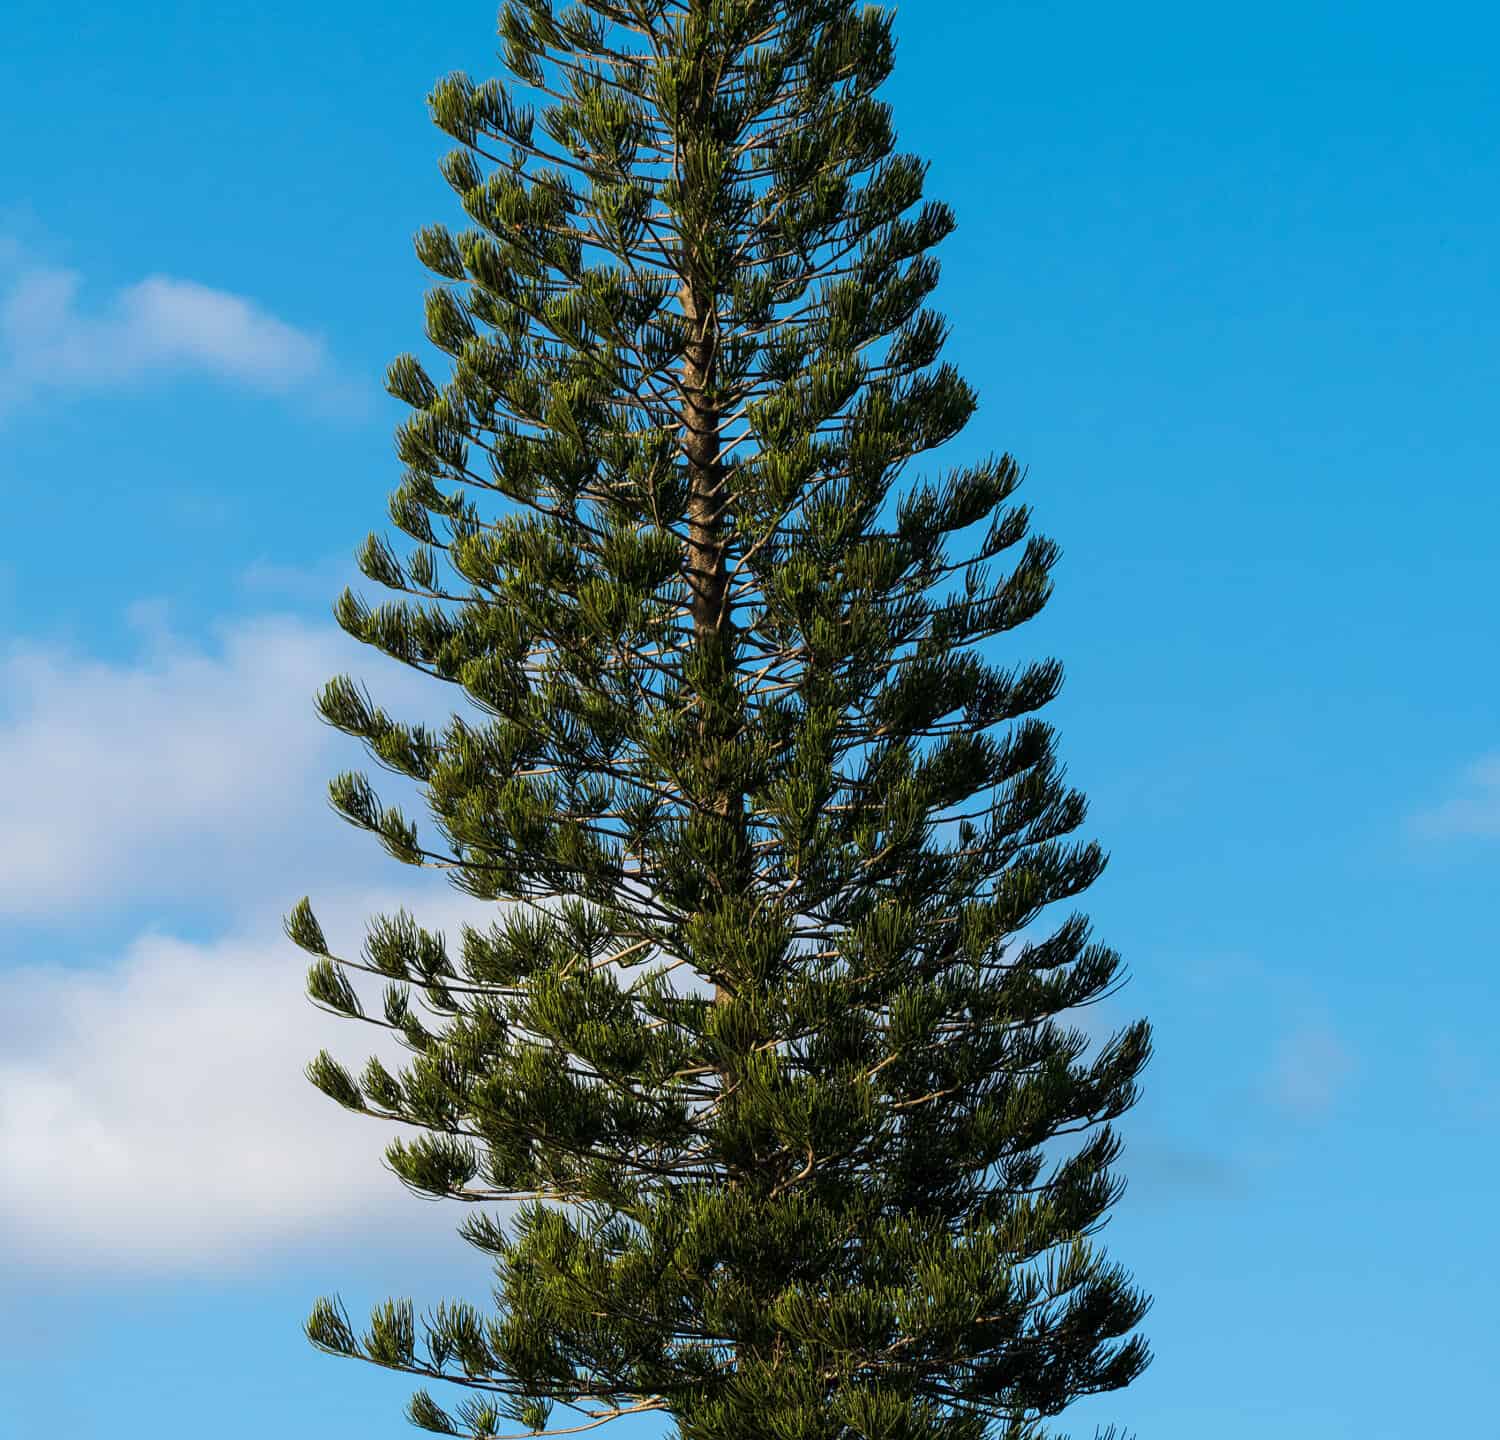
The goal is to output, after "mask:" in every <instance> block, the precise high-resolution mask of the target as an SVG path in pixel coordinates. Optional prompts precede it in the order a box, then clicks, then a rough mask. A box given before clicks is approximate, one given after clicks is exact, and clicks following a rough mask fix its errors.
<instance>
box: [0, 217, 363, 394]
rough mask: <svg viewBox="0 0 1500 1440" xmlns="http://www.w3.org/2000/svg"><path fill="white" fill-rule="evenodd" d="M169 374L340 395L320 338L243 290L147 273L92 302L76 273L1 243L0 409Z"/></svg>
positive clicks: (279, 390) (279, 391)
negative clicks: (42, 396) (50, 394)
mask: <svg viewBox="0 0 1500 1440" xmlns="http://www.w3.org/2000/svg"><path fill="white" fill-rule="evenodd" d="M174 374H198V375H208V376H212V377H215V378H218V379H221V380H225V381H229V382H232V383H236V384H241V385H248V386H251V387H253V388H255V389H257V390H261V391H265V392H268V393H271V394H291V393H293V392H297V393H299V394H301V395H304V396H305V395H309V394H310V395H311V396H312V397H313V398H315V399H316V400H317V401H318V402H319V403H323V404H326V403H327V402H329V401H330V400H332V401H334V402H336V403H340V404H343V403H347V401H348V400H349V398H350V392H349V390H348V387H347V386H346V385H344V384H343V382H341V381H340V380H339V379H338V377H337V376H336V374H335V372H334V367H333V365H332V363H331V360H330V358H329V355H328V351H327V347H326V346H325V344H324V342H323V340H322V339H321V338H320V337H318V336H316V335H313V334H311V333H309V332H308V331H306V330H303V329H299V328H298V327H297V326H295V325H291V324H288V323H287V322H286V321H284V320H281V319H278V318H277V317H276V316H275V315H273V314H271V313H270V312H269V311H268V310H266V309H265V308H264V307H263V306H261V305H259V304H257V303H256V302H255V301H254V300H251V299H249V298H247V297H245V296H243V295H237V294H234V293H232V292H230V291H227V290H220V289H215V288H213V287H212V286H209V285H205V284H201V283H199V282H198V281H195V280H189V279H183V278H180V277H177V276H173V275H160V274H158V275H148V276H146V277H145V278H143V279H141V280H138V281H136V282H134V283H133V284H130V285H126V286H124V287H123V288H121V289H119V290H116V291H115V292H113V293H112V294H110V295H107V296H105V297H103V298H102V299H100V300H98V301H97V302H95V303H92V304H90V303H88V302H87V301H86V300H85V297H84V281H83V277H82V276H81V275H80V274H79V273H77V272H76V271H73V270H67V269H61V268H58V267H55V266H51V265H46V264H43V263H40V262H37V261H35V260H32V259H30V258H29V257H28V256H27V255H26V254H25V252H24V251H23V250H22V249H21V247H20V246H18V245H17V244H15V243H14V242H10V243H8V244H0V415H3V414H4V412H5V411H6V410H7V409H11V408H14V407H15V406H16V405H18V404H20V403H21V402H23V401H25V400H26V399H28V398H30V397H32V396H34V395H36V394H38V393H40V392H43V391H47V390H75V389H99V388H109V387H117V386H122V385H127V384H134V383H139V382H142V381H145V380H149V379H153V378H158V377H165V376H170V375H174Z"/></svg>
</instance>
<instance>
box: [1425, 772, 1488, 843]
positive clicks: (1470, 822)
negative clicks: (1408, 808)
mask: <svg viewBox="0 0 1500 1440" xmlns="http://www.w3.org/2000/svg"><path fill="white" fill-rule="evenodd" d="M1413 828H1414V829H1415V830H1416V832H1417V833H1418V834H1419V835H1422V836H1425V837H1427V838H1429V839H1446V838H1450V837H1453V836H1460V835H1465V836H1476V835H1477V836H1484V837H1486V838H1491V839H1492V838H1494V837H1496V836H1500V751H1496V752H1495V753H1493V754H1490V755H1484V756H1481V757H1480V758H1479V759H1478V760H1476V761H1474V763H1473V764H1472V765H1470V766H1469V767H1468V768H1467V769H1466V770H1465V771H1464V772H1463V774H1462V775H1461V776H1460V777H1459V780H1458V783H1457V784H1456V785H1455V786H1454V787H1453V790H1452V792H1451V793H1450V794H1449V796H1448V798H1447V799H1446V800H1444V801H1443V802H1442V803H1441V804H1439V805H1437V806H1435V807H1434V808H1433V809H1431V810H1427V811H1424V812H1423V813H1421V814H1420V815H1418V816H1416V817H1415V819H1414V821H1413Z"/></svg>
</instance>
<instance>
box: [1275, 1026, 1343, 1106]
mask: <svg viewBox="0 0 1500 1440" xmlns="http://www.w3.org/2000/svg"><path fill="white" fill-rule="evenodd" d="M1353 1073H1354V1056H1353V1054H1352V1053H1351V1052H1350V1050H1349V1049H1348V1047H1347V1046H1346V1045H1345V1044H1344V1042H1343V1040H1342V1039H1341V1038H1340V1037H1339V1035H1338V1034H1337V1033H1336V1032H1335V1031H1334V1029H1333V1027H1332V1026H1330V1025H1327V1024H1322V1023H1315V1022H1306V1023H1303V1024H1300V1025H1297V1026H1296V1027H1295V1028H1293V1029H1292V1030H1290V1031H1288V1032H1287V1033H1286V1034H1285V1035H1283V1036H1282V1038H1281V1041H1280V1044H1279V1045H1278V1047H1277V1051H1276V1054H1275V1058H1274V1060H1273V1062H1272V1065H1271V1070H1270V1074H1269V1076H1268V1088H1269V1091H1270V1096H1271V1098H1272V1099H1273V1100H1274V1101H1276V1102H1277V1103H1278V1104H1279V1105H1280V1106H1282V1108H1284V1109H1286V1110H1289V1111H1291V1112H1292V1113H1293V1114H1295V1115H1298V1116H1301V1117H1302V1118H1303V1119H1308V1120H1314V1119H1320V1118H1322V1117H1323V1116H1324V1115H1326V1114H1328V1113H1329V1112H1330V1111H1331V1110H1332V1109H1333V1108H1334V1107H1335V1106H1336V1105H1337V1104H1338V1102H1339V1101H1340V1099H1342V1098H1343V1094H1344V1089H1345V1085H1346V1083H1347V1082H1348V1080H1349V1078H1350V1077H1351V1076H1352V1074H1353Z"/></svg>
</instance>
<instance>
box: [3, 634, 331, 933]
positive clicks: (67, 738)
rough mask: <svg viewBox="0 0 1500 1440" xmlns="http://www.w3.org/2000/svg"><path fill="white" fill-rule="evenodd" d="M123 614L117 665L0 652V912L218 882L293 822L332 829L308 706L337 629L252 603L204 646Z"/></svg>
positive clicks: (324, 743)
mask: <svg viewBox="0 0 1500 1440" xmlns="http://www.w3.org/2000/svg"><path fill="white" fill-rule="evenodd" d="M136 618H137V621H138V623H139V626H140V628H141V629H143V630H144V631H145V632H146V635H147V644H148V648H147V653H146V654H145V655H144V656H143V657H141V658H139V659H138V660H136V661H134V662H132V663H123V664H122V663H111V662H109V661H103V660H97V659H91V658H88V657H85V656H80V655H77V654H70V653H65V652H63V653H59V652H58V651H57V650H55V649H53V648H50V647H49V648H44V647H42V646H39V645H37V644H35V643H30V644H18V645H16V646H14V647H12V649H11V650H10V652H9V653H8V654H6V655H4V656H3V657H0V696H4V697H6V701H7V702H8V703H7V705H6V710H7V712H8V713H3V714H0V774H4V775H5V777H6V783H5V786H4V788H3V789H0V914H9V915H22V916H38V915H45V914H48V913H52V912H55V911H57V910H59V909H61V908H62V907H65V906H73V905H80V904H88V905H94V906H97V905H98V904H99V903H100V902H102V901H108V900H111V899H115V898H118V897H120V896H123V895H125V894H127V893H128V894H129V895H131V896H133V897H134V898H136V899H137V900H143V899H157V898H179V897H183V896H187V895H190V894H193V893H194V890H195V887H197V886H200V885H203V884H205V883H206V884H207V886H208V891H207V893H208V895H210V896H215V895H218V894H220V893H223V892H224V891H225V890H226V889H227V888H233V887H235V886H238V885H239V884H240V883H241V880H242V878H243V871H244V868H245V867H246V865H247V862H249V861H251V860H253V859H254V858H255V857H256V856H257V855H258V854H261V855H263V854H264V853H265V852H266V851H267V850H269V849H273V848H275V845H276V843H277V839H278V834H279V832H282V831H283V830H284V829H286V828H287V827H289V825H290V824H291V823H292V822H294V820H295V819H296V818H298V817H304V816H307V815H308V814H309V813H310V812H314V811H316V812H317V813H319V814H320V815H322V816H323V817H325V824H326V825H327V826H328V827H329V828H331V829H335V830H336V829H338V828H339V826H338V822H337V821H336V820H333V819H332V818H331V817H328V816H327V812H326V810H325V809H324V808H323V805H322V797H323V793H324V790H323V786H324V781H325V780H326V778H327V775H328V773H331V771H330V767H331V766H332V762H333V759H334V756H333V755H332V753H331V751H330V745H329V740H330V737H331V735H332V733H333V732H331V731H329V730H328V729H327V727H325V726H323V725H322V724H321V722H320V721H319V720H318V718H317V716H316V715H315V714H314V712H313V708H312V697H313V694H314V692H315V691H316V689H317V688H318V686H319V685H321V684H322V683H323V682H324V681H326V680H327V679H329V678H330V677H331V676H332V675H334V674H335V673H337V671H338V670H340V669H342V668H345V667H346V665H347V663H348V661H349V660H350V658H351V657H350V656H349V654H348V653H347V652H346V651H342V650H341V647H340V644H339V642H340V640H341V639H343V637H342V636H341V635H340V634H339V632H336V631H334V630H332V628H331V627H320V628H316V629H315V628H313V627H310V626H308V625H305V624H303V623H301V622H299V621H296V620H293V619H290V618H284V617H274V616H270V617H260V618H254V619H249V620H244V621H240V622H238V623H236V624H234V625H232V626H228V627H226V628H225V629H223V630H222V631H221V633H220V636H219V643H218V645H217V647H216V648H215V649H213V650H203V649H198V648H195V647H192V646H189V645H187V644H185V643H183V642H180V641H178V640H176V639H175V638H174V637H173V636H172V635H171V633H170V631H169V630H168V629H166V628H165V626H166V622H165V618H164V615H163V613H162V612H160V611H159V610H152V609H150V608H146V609H139V610H138V611H137V612H136ZM346 643H352V642H346ZM347 745H348V749H347V750H346V752H345V753H344V754H343V755H342V756H340V757H339V758H340V759H341V760H343V761H345V762H347V763H357V761H358V759H359V752H358V748H357V747H355V746H354V745H353V742H347ZM349 751H352V752H353V753H349Z"/></svg>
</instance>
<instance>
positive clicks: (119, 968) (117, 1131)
mask: <svg viewBox="0 0 1500 1440" xmlns="http://www.w3.org/2000/svg"><path fill="white" fill-rule="evenodd" d="M402 898H404V899H405V900H406V903H407V904H408V908H409V909H411V910H412V912H413V913H414V914H415V915H416V917H417V919H418V920H419V922H420V923H423V924H425V925H427V926H429V928H434V929H440V930H441V929H446V930H447V932H448V934H449V937H450V941H455V940H456V938H457V929H456V927H457V922H458V920H459V919H460V918H462V917H466V916H467V917H470V918H473V917H476V916H480V915H483V914H485V913H489V914H492V913H493V912H492V911H490V912H484V911H483V910H482V909H481V907H479V906H478V904H477V902H474V901H470V900H467V899H465V897H461V896H457V895H448V896H445V897H443V898H442V899H440V900H437V901H436V902H434V901H433V900H432V899H431V898H428V899H416V900H413V899H412V898H411V897H409V896H407V897H395V896H390V895H361V896H348V895H346V896H345V897H343V899H342V900H341V901H340V902H338V903H325V904H323V905H320V906H319V907H318V910H319V916H320V919H321V920H322V921H323V923H324V926H325V930H326V931H327V933H328V936H329V940H330V943H331V944H332V945H333V946H334V948H335V949H341V950H342V953H354V952H355V951H357V946H358V941H359V937H360V934H361V932H362V922H363V920H364V919H365V918H367V917H368V916H370V915H372V914H375V913H378V912H389V911H391V910H393V909H394V908H395V907H396V905H397V904H398V903H400V902H401V899H402ZM305 958H306V957H305V956H303V955H302V953H301V952H300V951H298V950H296V949H295V948H294V947H293V946H292V945H291V943H290V942H289V941H287V940H286V939H285V938H284V937H283V936H282V935H281V933H280V930H279V927H278V926H277V924H276V922H275V920H274V918H272V917H270V916H263V917H262V918H261V919H260V920H259V921H258V922H256V923H255V924H254V925H252V926H250V927H247V928H246V929H245V930H244V931H243V932H241V933H238V934H235V935H232V936H229V937H227V938H224V939H220V940H217V941H214V942H212V943H208V944H190V943H187V942H185V941H182V940H179V939H174V938H172V937H169V936H165V935H146V936H142V937H140V938H138V939H137V940H136V941H135V942H134V943H133V944H131V945H130V946H129V947H128V949H127V950H126V951H125V953H124V955H123V956H122V957H121V958H120V960H119V962H118V963H117V964H115V965H112V966H110V967H108V968H105V969H101V970H89V971H79V970H67V969H63V968H59V967H27V968H22V969H13V970H9V971H0V1155H4V1156H5V1164H4V1165H3V1166H0V1260H3V1259H5V1258H7V1252H8V1259H9V1260H10V1261H11V1262H12V1263H25V1264H28V1265H41V1266H44V1267H51V1268H56V1267H69V1266H72V1267H81V1268H87V1269H95V1270H97V1269H121V1268H124V1269H138V1268H142V1267H149V1268H153V1269H161V1268H167V1269H174V1270H181V1269H193V1268H198V1267H203V1266H209V1267H214V1268H218V1267H221V1266H223V1265H225V1264H230V1265H238V1264H244V1263H254V1262H257V1261H260V1260H263V1259H266V1258H270V1257H274V1255H275V1254H276V1253H277V1252H278V1251H279V1250H282V1249H284V1248H285V1247H288V1246H291V1245H294V1244H296V1243H298V1242H299V1241H303V1240H306V1239H308V1238H309V1237H314V1236H318V1237H325V1238H326V1237H334V1238H336V1237H338V1236H340V1235H342V1236H343V1237H344V1238H345V1239H346V1240H357V1239H360V1238H368V1236H369V1234H370V1233H371V1229H372V1227H377V1226H389V1225H394V1230H393V1232H392V1233H394V1234H396V1235H398V1236H400V1237H401V1239H402V1240H405V1239H416V1240H419V1241H420V1240H421V1239H422V1238H423V1237H424V1236H426V1237H428V1238H429V1239H430V1238H432V1237H435V1236H436V1235H437V1234H439V1233H447V1232H451V1231H452V1230H453V1228H454V1226H455V1224H456V1223H457V1220H458V1219H459V1218H460V1217H459V1215H458V1213H457V1211H456V1209H455V1207H452V1206H446V1205H445V1206H438V1205H427V1206H424V1205H423V1204H422V1202H421V1201H420V1200H418V1199H416V1198H415V1197H413V1196H412V1195H410V1193H409V1192H407V1191H406V1190H405V1188H404V1187H403V1186H402V1185H401V1184H400V1182H399V1181H398V1180H397V1179H396V1178H395V1177H394V1176H393V1175H391V1174H390V1172H389V1171H388V1170H387V1169H385V1168H384V1166H383V1163H382V1161H381V1159H380V1154H381V1151H382V1150H383V1148H384V1146H385V1144H386V1143H387V1142H388V1141H389V1140H390V1139H391V1138H393V1134H394V1132H393V1130H392V1129H391V1128H390V1127H388V1126H385V1125H382V1124H379V1123H378V1122H373V1121H368V1120H364V1119H362V1118H361V1117H358V1116H354V1115H350V1114H348V1113H347V1112H345V1111H343V1110H341V1109H340V1108H339V1107H338V1106H337V1105H335V1104H334V1103H333V1102H332V1101H331V1100H328V1099H326V1098H325V1097H323V1096H321V1095H319V1094H318V1093H317V1092H316V1091H315V1090H314V1089H313V1088H312V1086H311V1085H310V1084H309V1083H308V1082H307V1080H306V1079H305V1077H304V1076H303V1073H302V1071H303V1066H304V1065H305V1064H306V1062H307V1061H308V1060H309V1059H311V1058H312V1056H313V1055H315V1054H316V1053H317V1051H318V1050H319V1049H321V1048H324V1047H326V1048H328V1049H329V1050H331V1051H332V1052H333V1053H334V1054H336V1055H338V1056H339V1057H340V1058H341V1059H343V1060H345V1061H346V1063H351V1064H353V1065H354V1066H355V1067H356V1068H357V1067H358V1066H359V1065H362V1063H363V1060H364V1057H365V1056H366V1055H368V1054H370V1053H372V1051H373V1052H377V1053H381V1054H382V1055H383V1057H385V1058H387V1060H388V1062H389V1060H390V1059H391V1058H395V1059H398V1060H399V1058H400V1057H401V1055H402V1054H403V1053H404V1052H402V1051H400V1050H399V1049H397V1048H396V1047H394V1046H392V1045H391V1044H390V1043H389V1039H388V1036H386V1034H385V1032H382V1031H379V1030H376V1029H373V1028H371V1027H368V1026H362V1025H358V1024H356V1023H354V1022H349V1021H341V1020H339V1019H338V1018H336V1017H333V1016H329V1015H326V1014H324V1013H322V1012H320V1011H318V1010H316V1009H315V1008H314V1007H313V1006H312V1005H311V1003H310V1002H309V1001H308V1000H307V999H306V998H305V996H304V995H303V993H302V981H303V975H304V973H305ZM372 1037H373V1038H372ZM382 1243H383V1244H387V1245H388V1244H389V1243H390V1237H389V1235H388V1236H386V1237H385V1238H384V1239H383V1241H382Z"/></svg>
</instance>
